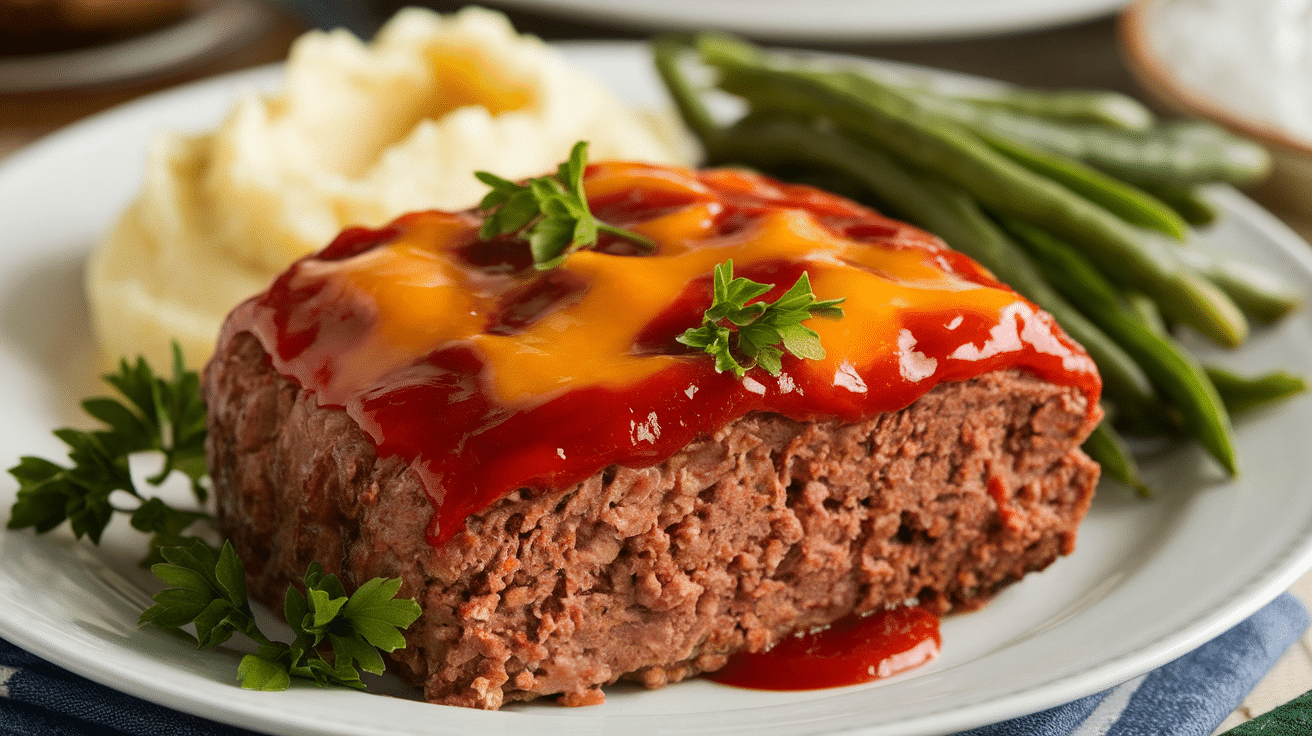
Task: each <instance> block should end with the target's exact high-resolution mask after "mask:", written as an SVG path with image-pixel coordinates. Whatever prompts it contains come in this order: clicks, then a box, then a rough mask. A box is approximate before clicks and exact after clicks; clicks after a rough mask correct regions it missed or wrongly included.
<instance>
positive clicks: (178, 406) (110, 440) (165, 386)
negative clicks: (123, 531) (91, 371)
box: [8, 343, 207, 564]
mask: <svg viewBox="0 0 1312 736" xmlns="http://www.w3.org/2000/svg"><path fill="white" fill-rule="evenodd" d="M103 378H104V380H105V381H106V382H107V383H109V384H110V385H111V386H113V387H114V388H115V389H117V390H118V392H119V394H120V395H121V397H122V398H121V399H118V398H109V397H98V398H92V399H87V400H86V401H84V402H82V407H83V408H84V409H85V410H86V412H87V413H88V414H89V415H91V416H92V417H93V418H95V419H98V420H100V422H101V423H102V424H103V425H104V427H103V428H102V429H98V430H93V431H83V430H77V429H58V430H55V436H56V437H58V438H59V439H61V440H62V441H63V442H64V444H65V445H67V446H68V459H69V460H70V462H71V464H70V465H69V466H63V465H59V464H58V463H54V462H51V461H49V460H42V459H40V458H35V457H24V458H21V459H20V460H19V464H18V465H16V466H14V467H13V468H10V469H9V473H10V475H12V476H14V478H15V479H17V480H18V497H17V500H16V501H15V502H14V505H13V507H12V508H11V509H10V516H9V524H8V525H9V528H10V529H23V528H28V527H32V528H35V529H36V531H37V533H42V534H43V533H45V532H48V531H50V530H52V529H54V528H56V527H58V526H59V525H60V524H62V523H64V522H65V521H68V522H69V525H70V526H71V527H72V530H73V534H74V536H76V537H77V538H79V539H80V538H82V537H83V536H86V537H88V538H90V539H91V541H92V542H94V543H97V544H99V543H100V537H101V535H102V534H103V533H104V531H105V528H106V527H107V526H108V525H109V522H110V519H111V518H113V516H114V514H115V512H123V513H128V514H131V517H132V525H133V526H134V527H135V528H137V529H139V530H141V531H144V532H149V533H153V534H154V535H155V537H154V539H153V540H152V543H151V554H150V555H149V556H148V557H147V558H146V562H145V563H143V564H149V563H153V562H158V561H159V560H160V558H159V556H158V552H157V550H158V549H159V548H160V547H162V546H166V545H176V544H178V543H179V542H181V541H183V540H184V539H185V537H184V535H183V531H185V530H186V529H187V528H188V527H189V526H191V524H192V523H194V522H195V521H197V520H199V519H203V518H207V516H206V514H202V513H199V512H190V511H176V510H173V509H170V508H169V507H167V506H166V505H165V504H164V503H163V502H162V501H159V500H158V499H155V498H147V497H146V496H145V495H143V494H142V492H141V489H138V488H137V487H136V485H135V484H134V483H133V481H132V474H131V473H130V472H129V467H128V457H129V456H130V455H131V454H133V453H136V452H145V451H151V450H154V451H159V452H160V453H162V454H163V456H164V465H163V469H162V470H161V471H160V472H159V473H158V474H156V475H154V476H152V477H150V478H148V479H147V482H148V483H150V484H151V485H155V486H158V485H160V484H162V483H163V482H164V480H165V478H167V477H168V476H169V475H170V474H171V473H172V472H173V471H174V470H177V471H179V472H182V473H183V474H184V475H186V476H187V478H188V479H189V480H190V481H191V487H192V491H193V493H195V495H196V498H197V500H199V501H204V500H205V496H206V489H205V486H204V485H203V483H202V478H204V476H205V473H206V470H205V404H204V402H203V401H202V400H201V397H200V376H199V375H198V374H197V373H196V372H195V371H189V370H187V369H186V368H185V366H184V364H183V360H182V352H181V350H180V349H179V348H178V346H177V344H176V343H175V344H174V346H173V378H172V380H166V379H164V378H161V377H158V376H156V375H155V374H154V372H153V371H152V370H151V369H150V367H149V366H148V365H147V364H146V362H145V360H143V359H141V358H138V359H137V361H136V363H135V364H130V363H128V362H127V361H126V360H122V361H120V362H119V369H118V372H116V373H111V374H109V375H106V376H104V377H103ZM114 491H126V492H127V493H129V494H131V495H133V496H136V497H137V498H139V499H141V501H142V503H141V505H140V506H138V507H136V508H135V509H119V508H115V507H114V506H113V505H112V504H111V502H110V497H111V495H112V494H113V493H114Z"/></svg>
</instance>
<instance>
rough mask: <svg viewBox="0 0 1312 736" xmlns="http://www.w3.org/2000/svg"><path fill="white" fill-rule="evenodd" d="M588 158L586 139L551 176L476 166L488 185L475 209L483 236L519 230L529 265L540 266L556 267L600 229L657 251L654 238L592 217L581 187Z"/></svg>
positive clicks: (592, 241) (592, 239)
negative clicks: (517, 175)
mask: <svg viewBox="0 0 1312 736" xmlns="http://www.w3.org/2000/svg"><path fill="white" fill-rule="evenodd" d="M587 163H588V144H587V142H586V141H579V142H578V143H575V144H574V148H573V149H572V150H571V151H570V156H569V160H568V161H566V162H564V163H562V164H560V166H559V167H557V169H556V174H555V176H542V177H538V178H536V179H529V180H528V181H526V182H525V183H523V184H517V183H515V182H513V181H508V180H506V179H502V178H501V177H499V176H497V175H495V174H491V173H488V172H486V171H478V172H475V173H474V176H476V177H478V180H479V181H481V182H483V183H484V184H486V185H488V186H489V187H491V188H492V191H490V192H488V193H487V194H486V195H485V196H484V197H483V200H482V201H481V202H479V205H478V206H479V209H482V210H487V211H488V215H487V218H486V219H484V220H483V226H482V228H480V229H479V233H478V235H479V237H480V238H483V239H484V240H490V239H492V238H496V237H500V236H502V235H511V234H515V233H519V234H521V235H522V236H523V237H525V238H526V239H527V240H528V243H529V250H530V252H531V253H532V254H533V265H534V266H535V267H537V268H538V269H540V270H546V269H550V268H555V267H556V266H559V265H560V264H562V263H564V262H565V259H566V258H568V257H569V255H570V254H571V253H573V252H575V251H578V250H582V249H583V248H588V247H591V246H593V245H596V244H597V236H598V234H599V233H602V232H607V233H610V234H612V235H615V236H616V237H620V238H623V239H625V240H628V241H630V242H632V243H635V244H637V245H639V246H642V247H643V248H646V249H647V250H655V249H656V243H655V242H653V241H652V240H651V238H648V237H647V236H645V235H641V234H639V233H635V232H633V231H631V230H625V229H623V228H619V227H615V226H613V225H608V224H606V223H604V222H602V221H601V220H598V219H597V218H596V217H594V216H593V214H592V210H591V209H589V208H588V198H587V196H586V194H585V193H584V191H583V172H584V170H585V169H586V168H587Z"/></svg>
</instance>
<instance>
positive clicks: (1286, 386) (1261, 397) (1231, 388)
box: [1205, 366, 1307, 414]
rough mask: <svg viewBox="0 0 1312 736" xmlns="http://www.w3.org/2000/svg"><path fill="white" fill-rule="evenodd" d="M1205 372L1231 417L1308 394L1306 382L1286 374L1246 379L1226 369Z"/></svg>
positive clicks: (1277, 373) (1277, 372)
mask: <svg viewBox="0 0 1312 736" xmlns="http://www.w3.org/2000/svg"><path fill="white" fill-rule="evenodd" d="M1205 370H1206V371H1207V377H1208V378H1210V379H1212V384H1213V385H1214V386H1216V390H1217V393H1219V394H1220V395H1221V400H1222V401H1224V402H1225V408H1226V410H1227V411H1229V412H1230V413H1231V414H1239V413H1242V412H1246V411H1248V410H1250V409H1253V408H1256V407H1259V406H1265V405H1268V404H1274V403H1276V402H1278V401H1283V400H1285V399H1287V398H1289V397H1291V396H1294V395H1296V394H1300V393H1302V392H1303V391H1306V390H1307V382H1305V381H1304V380H1303V379H1302V378H1299V377H1298V376H1295V375H1292V374H1289V373H1286V372H1285V371H1274V372H1272V373H1267V374H1264V375H1261V376H1256V377H1253V378H1245V377H1243V376H1240V375H1237V374H1235V373H1231V372H1230V371H1227V370H1225V369H1223V368H1215V367H1212V366H1208V367H1207V368H1206V369H1205Z"/></svg>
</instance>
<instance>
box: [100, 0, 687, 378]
mask: <svg viewBox="0 0 1312 736" xmlns="http://www.w3.org/2000/svg"><path fill="white" fill-rule="evenodd" d="M676 130H677V127H676V126H675V125H674V123H673V122H672V121H670V120H668V119H657V118H655V117H653V116H651V115H644V114H642V113H639V112H636V111H634V110H631V109H629V108H627V107H625V106H624V105H623V104H621V103H620V102H619V101H618V100H617V99H615V98H614V97H613V96H612V95H611V94H610V92H608V91H607V90H606V89H605V88H604V87H603V86H602V85H601V84H600V83H599V82H596V81H595V80H593V79H591V78H589V77H588V76H586V75H585V74H583V73H581V72H579V71H577V70H575V69H573V68H572V67H570V66H569V65H568V64H567V63H566V62H565V60H564V59H563V57H561V56H560V55H559V54H558V53H557V52H556V51H554V50H553V49H551V48H550V47H548V46H547V45H546V44H544V43H543V42H541V41H540V40H538V39H536V38H533V37H530V36H519V35H517V34H516V33H515V32H514V29H513V28H511V26H510V24H509V22H508V21H507V20H506V19H505V18H504V17H503V16H501V15H499V14H496V13H493V12H491V11H487V10H482V9H478V8H470V9H466V10H463V11H461V12H459V13H457V14H455V15H452V16H447V17H443V16H439V15H436V14H434V13H432V12H429V11H424V10H417V9H408V10H404V11H402V12H401V13H398V14H397V15H396V16H395V17H394V18H393V19H392V20H391V21H390V22H389V23H388V24H387V25H386V26H384V28H383V29H382V30H381V31H380V32H379V34H378V37H377V38H376V39H375V40H374V42H373V43H371V44H369V45H365V44H363V43H361V42H360V41H358V40H357V39H356V38H355V37H353V36H351V35H349V34H347V33H346V32H344V31H336V32H332V33H318V32H312V33H309V34H307V35H306V36H304V37H302V38H301V39H300V40H298V41H297V43H296V44H295V46H294V47H293V49H292V52H291V54H290V57H289V59H288V62H287V67H286V79H285V86H284V89H283V91H282V92H281V93H280V94H277V95H274V96H269V97H259V96H256V95H254V94H249V95H246V96H244V97H242V98H241V99H240V100H239V101H238V102H237V104H236V105H235V107H234V109H233V110H232V111H231V113H230V114H229V115H228V117H227V119H226V120H225V122H224V123H223V124H222V125H221V126H220V127H219V128H218V129H217V130H215V131H212V132H208V133H203V134H200V135H181V134H162V135H161V136H159V137H158V138H157V139H156V140H155V141H154V143H153V145H152V147H151V150H150V152H149V155H148V162H147V171H146V180H145V184H144V186H143V189H142V192H141V195H140V197H139V198H138V199H137V201H136V202H134V203H133V204H132V205H131V206H130V207H129V209H128V210H127V211H126V212H125V213H124V214H123V216H122V217H121V218H120V220H119V222H118V223H117V224H116V225H115V227H114V228H113V230H111V232H110V233H109V234H108V235H107V236H106V237H105V239H104V240H103V241H102V242H101V243H100V244H99V246H98V247H97V249H96V251H95V253H94V254H93V255H92V257H91V261H90V264H89V267H88V275H87V290H88V295H89V299H90V303H91V308H92V316H93V320H94V323H95V328H96V332H97V335H98V337H99V339H100V343H101V348H102V350H103V353H104V355H105V356H106V357H108V358H111V359H113V358H117V357H118V356H131V355H138V354H140V355H145V356H146V358H147V359H148V360H150V361H152V362H153V363H155V364H157V365H165V364H167V359H168V355H169V344H170V342H171V341H172V340H177V341H178V342H179V343H180V344H181V346H182V348H183V351H184V353H185V354H186V356H187V358H188V362H190V363H192V364H199V363H201V362H203V361H204V360H205V359H206V358H207V357H208V356H209V354H210V352H211V350H212V349H213V344H214V339H215V336H216V334H217V332H218V328H219V324H220V323H221V322H222V320H223V318H224V316H225V315H226V314H227V313H228V311H229V310H230V309H231V308H232V307H233V306H235V305H236V304H237V303H238V302H240V301H241V300H243V299H245V298H246V297H249V296H251V295H252V294H255V293H256V292H258V291H260V290H261V289H263V288H264V287H265V286H267V284H268V282H269V281H270V279H271V278H272V277H273V276H275V275H276V274H277V273H279V272H280V271H281V270H282V269H283V268H285V267H286V266H287V265H288V264H289V263H290V262H291V261H292V260H294V259H296V258H298V257H300V256H303V255H305V254H307V253H309V252H312V251H314V250H316V249H318V248H320V247H322V246H324V245H325V244H327V243H328V242H329V241H330V240H331V239H332V238H333V237H334V236H335V235H336V234H337V233H338V232H339V231H341V230H342V229H343V228H345V227H349V226H352V225H363V226H379V225H382V224H384V223H386V222H388V221H389V220H391V219H392V218H394V217H396V216H398V215H400V214H402V213H405V212H408V211H413V210H422V209H444V210H459V209H464V208H466V207H470V206H473V205H474V204H476V203H477V202H478V200H479V199H480V198H481V196H482V195H483V193H484V192H486V187H485V186H484V185H482V184H481V183H479V182H478V181H477V180H476V179H475V178H474V177H473V175H472V173H473V172H474V171H475V170H487V171H491V172H493V173H495V174H498V175H500V176H502V177H505V178H508V179H521V178H524V177H527V176H534V175H539V174H542V173H544V172H547V171H551V170H554V168H555V166H556V165H557V163H558V162H560V161H561V160H563V159H565V158H567V157H568V155H569V150H570V147H571V146H572V145H573V144H574V143H575V142H576V141H579V140H587V141H589V143H590V146H589V155H590V157H591V158H592V159H593V160H600V159H603V158H616V159H630V160H639V161H651V162H654V163H675V164H678V163H688V162H689V159H690V151H689V148H688V145H687V144H686V142H685V141H684V140H683V139H682V138H680V136H679V134H678V133H676V132H675V131H676Z"/></svg>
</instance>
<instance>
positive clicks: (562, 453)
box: [221, 163, 1099, 545]
mask: <svg viewBox="0 0 1312 736" xmlns="http://www.w3.org/2000/svg"><path fill="white" fill-rule="evenodd" d="M585 189H586V191H587V195H588V198H589V201H590V203H591V207H592V208H593V211H594V213H595V214H596V215H597V216H598V217H599V218H601V219H603V220H605V221H606V222H609V223H611V224H614V225H618V226H621V227H626V228H629V229H632V230H635V231H638V232H640V233H643V234H644V235H647V236H649V237H651V238H652V239H653V240H655V241H656V242H657V243H659V244H660V246H659V248H658V249H657V251H656V252H655V253H650V254H648V253H643V252H641V251H640V250H639V249H637V248H635V247H634V246H633V245H632V244H631V243H628V242H626V241H623V240H618V239H614V238H611V237H609V236H605V237H603V239H602V240H601V241H600V242H599V243H598V245H597V246H596V247H595V248H593V249H589V250H583V251H579V252H577V253H574V254H573V255H571V256H570V257H569V258H568V260H567V261H566V262H565V263H564V265H562V266H560V267H559V268H556V269H552V270H549V271H539V270H537V269H535V268H533V267H532V264H531V263H530V260H529V256H528V250H527V246H526V244H525V243H524V242H523V241H520V240H515V239H511V238H500V239H496V240H493V241H490V242H486V241H482V240H480V239H479V237H478V228H479V224H480V221H479V218H478V216H477V215H476V214H475V213H470V212H465V213H442V212H421V213H414V214H410V215H406V216H403V217H401V218H399V219H398V220H396V221H395V222H393V223H392V224H391V225H389V226H387V227H385V228H382V229H378V230H366V229H358V228H357V229H352V230H348V231H346V232H344V233H343V234H342V235H341V236H339V237H338V238H337V239H336V240H335V241H334V242H333V243H331V244H330V245H329V246H328V247H326V248H325V249H324V250H323V251H321V252H320V253H318V254H315V255H313V256H309V257H307V258H304V259H302V260H300V261H298V262H297V263H295V264H294V265H293V266H292V267H291V268H290V269H289V270H288V271H287V272H285V273H284V274H283V275H281V276H280V277H279V278H278V279H277V280H276V281H275V282H274V284H273V285H272V286H271V287H270V288H269V290H268V291H267V292H265V293H264V294H262V295H259V296H257V297H255V298H253V299H251V300H250V301H248V302H246V303H244V304H242V305H241V306H239V307H238V308H237V310H236V311H235V312H234V314H233V316H232V318H230V319H229V321H228V323H227V326H226V327H225V332H224V335H223V336H222V337H221V340H227V339H231V338H232V336H234V335H235V334H237V333H239V332H242V331H249V332H251V333H253V334H254V335H255V336H256V337H257V338H259V339H260V341H261V342H262V343H263V345H264V347H265V349H266V351H267V352H269V354H270V355H271V356H272V360H273V365H274V367H275V368H276V369H277V370H278V371H279V372H280V373H282V374H283V375H285V376H289V377H291V378H292V379H294V380H296V381H297V382H299V383H300V385H301V386H302V387H303V388H305V389H307V390H309V391H311V392H313V393H314V394H315V395H316V397H317V399H318V401H319V403H320V404H321V405H324V406H335V407H341V408H343V409H344V410H345V411H346V412H348V414H349V415H350V416H351V417H352V418H353V419H354V420H355V421H356V422H357V423H358V424H359V425H360V427H361V428H362V429H363V430H364V431H365V432H366V433H367V434H369V435H370V437H371V438H372V439H373V441H374V443H375V444H376V446H377V450H378V454H379V456H380V457H399V458H400V459H402V460H404V461H405V462H406V463H407V464H408V465H409V466H410V467H411V468H413V469H414V470H415V471H416V472H417V473H418V474H419V476H420V478H421V479H422V481H423V482H424V484H425V487H426V488H427V489H428V493H429V496H430V499H431V501H432V503H433V509H434V514H433V518H432V521H431V524H430V526H429V532H428V537H429V541H430V543H432V544H434V545H441V544H445V543H447V542H449V541H450V540H452V539H453V538H454V537H455V536H456V535H457V534H458V533H459V532H460V530H461V529H463V526H464V520H465V519H466V518H467V517H468V516H469V515H470V514H474V513H477V512H478V511H480V510H481V509H483V508H485V507H486V506H487V505H488V504H490V503H492V502H493V501H495V500H497V499H498V498H501V497H502V496H503V495H505V494H507V493H509V492H511V491H513V490H515V489H518V488H525V487H528V488H545V489H565V488H568V487H570V486H572V485H574V484H576V483H579V482H580V481H582V480H584V479H585V478H588V477H589V476H591V475H593V474H595V473H597V472H599V471H600V470H602V469H604V468H606V467H607V466H610V465H613V464H623V465H628V466H632V467H641V466H646V465H651V464H654V463H658V462H661V461H662V460H664V459H666V458H668V457H670V456H671V455H672V454H674V453H675V452H677V451H678V450H679V449H680V448H682V447H683V446H684V445H686V444H687V443H689V442H690V441H692V440H694V439H696V438H698V437H705V436H709V435H711V434H713V433H714V432H715V431H717V430H718V429H720V428H721V427H723V426H725V425H726V424H728V423H730V422H732V421H734V420H735V419H737V418H739V417H741V416H743V415H745V414H747V413H749V412H753V411H769V412H777V413H780V414H783V415H786V416H788V417H791V418H794V419H798V420H804V421H805V420H825V419H837V420H840V421H856V420H860V419H863V418H866V417H869V416H872V415H874V414H877V413H879V412H885V411H896V410H898V409H901V408H903V407H905V406H907V405H908V404H910V403H911V402H912V401H914V400H915V399H916V398H918V397H919V396H921V395H922V394H924V393H925V392H926V391H928V390H929V389H931V388H932V387H933V386H935V385H937V384H938V383H941V382H945V381H958V380H965V379H968V378H971V377H973V376H976V375H979V374H982V373H985V372H988V371H992V370H997V369H1000V368H1007V367H1021V368H1024V369H1027V370H1029V371H1032V372H1033V373H1035V374H1037V375H1039V376H1040V377H1042V378H1044V379H1046V380H1049V381H1051V382H1054V383H1059V384H1064V385H1073V386H1078V387H1079V388H1081V389H1082V390H1083V391H1084V392H1085V393H1086V394H1087V395H1088V396H1089V397H1090V402H1089V405H1090V410H1091V411H1092V410H1094V406H1095V404H1096V401H1095V399H1096V398H1097V393H1098V390H1099V379H1098V375H1097V372H1096V370H1095V368H1094V366H1093V363H1092V361H1090V360H1089V358H1088V356H1087V355H1086V354H1085V353H1084V351H1083V350H1082V349H1081V348H1080V347H1079V346H1078V345H1076V344H1075V343H1074V342H1072V341H1071V340H1070V339H1069V338H1068V337H1066V335H1065V334H1064V333H1063V332H1062V331H1061V330H1060V329H1059V328H1058V327H1057V326H1056V325H1055V323H1053V321H1052V320H1051V318H1050V317H1048V316H1047V315H1046V314H1044V313H1042V312H1040V311H1038V309H1037V308H1035V307H1034V306H1033V305H1031V304H1030V303H1029V302H1027V301H1025V300H1024V299H1023V298H1021V297H1019V296H1017V295H1016V294H1015V292H1013V291H1011V290H1010V289H1008V288H1007V287H1005V286H1002V285H1001V284H999V283H998V282H997V281H996V280H995V279H994V278H993V277H992V276H991V275H990V274H988V273H987V272H986V271H984V270H983V269H982V268H980V267H979V266H978V265H976V264H975V263H974V262H972V261H970V260H969V259H967V258H966V257H964V256H962V255H960V254H958V253H955V252H953V251H950V250H948V249H947V248H945V247H944V246H943V245H942V244H941V242H939V241H938V240H937V239H935V238H933V237H932V236H930V235H927V234H925V233H923V232H921V231H919V230H916V229H915V228H912V227H910V226H908V225H905V224H902V223H899V222H896V221H894V220H890V219H888V218H885V217H883V216H881V215H879V214H877V213H875V212H873V211H871V210H869V209H866V208H864V207H861V206H859V205H856V204H854V203H852V202H849V201H847V200H844V199H842V198H839V197H836V196H834V195H830V194H826V193H824V192H821V191H819V190H816V189H812V188H809V187H802V186H790V185H784V184H780V183H777V182H774V181H771V180H769V179H766V178H764V177H760V176H757V175H754V174H748V173H745V172H741V171H735V170H710V171H702V172H696V171H691V170H685V169H676V168H665V167H657V166H650V165H644V164H631V163H602V164H594V165H592V166H589V167H588V170H587V173H586V176H585ZM730 258H732V259H733V261H734V265H735V275H737V276H745V277H747V278H750V279H752V280H754V281H758V282H761V283H768V284H774V285H775V286H774V288H773V289H772V290H771V291H770V292H769V293H767V294H765V295H764V296H763V297H761V298H762V299H764V300H774V299H776V298H777V297H778V296H779V295H781V294H782V293H783V292H784V291H785V290H787V289H788V288H789V287H791V286H792V285H793V283H794V282H795V281H796V280H797V278H798V277H799V276H800V275H801V274H802V273H803V272H806V273H808V274H809V277H810V280H811V285H812V289H813V291H814V293H815V295H816V298H817V299H822V300H823V299H833V298H838V297H845V298H846V300H847V301H846V302H845V303H844V304H843V309H844V310H845V312H846V316H845V317H844V318H843V319H841V320H828V319H819V318H817V319H811V320H808V321H807V322H806V324H807V325H808V326H809V327H811V328H813V329H814V330H816V331H817V332H818V333H819V335H820V341H821V344H822V345H823V346H824V349H825V351H826V353H827V354H826V357H825V358H823V359H820V360H800V359H796V358H793V357H792V356H790V355H785V356H784V360H783V370H782V372H781V373H780V374H779V375H778V376H771V375H769V374H768V373H766V372H765V371H764V370H762V369H760V368H756V369H753V370H751V371H749V372H748V373H747V375H746V376H745V377H744V378H742V379H741V380H740V379H739V378H737V377H736V376H734V375H733V374H732V373H716V372H715V370H714V360H713V359H712V358H711V357H710V356H708V355H706V354H704V353H696V352H693V351H691V350H690V349H689V348H686V347H684V346H682V345H680V344H679V343H677V342H676V341H675V337H676V336H677V335H679V334H680V333H682V332H683V331H684V330H686V329H688V328H691V327H696V326H698V325H700V323H701V320H702V313H703V312H704V311H705V310H706V308H707V307H708V306H710V304H711V273H712V270H713V269H714V267H715V266H716V265H717V264H719V263H721V262H723V261H725V260H727V259H730Z"/></svg>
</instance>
